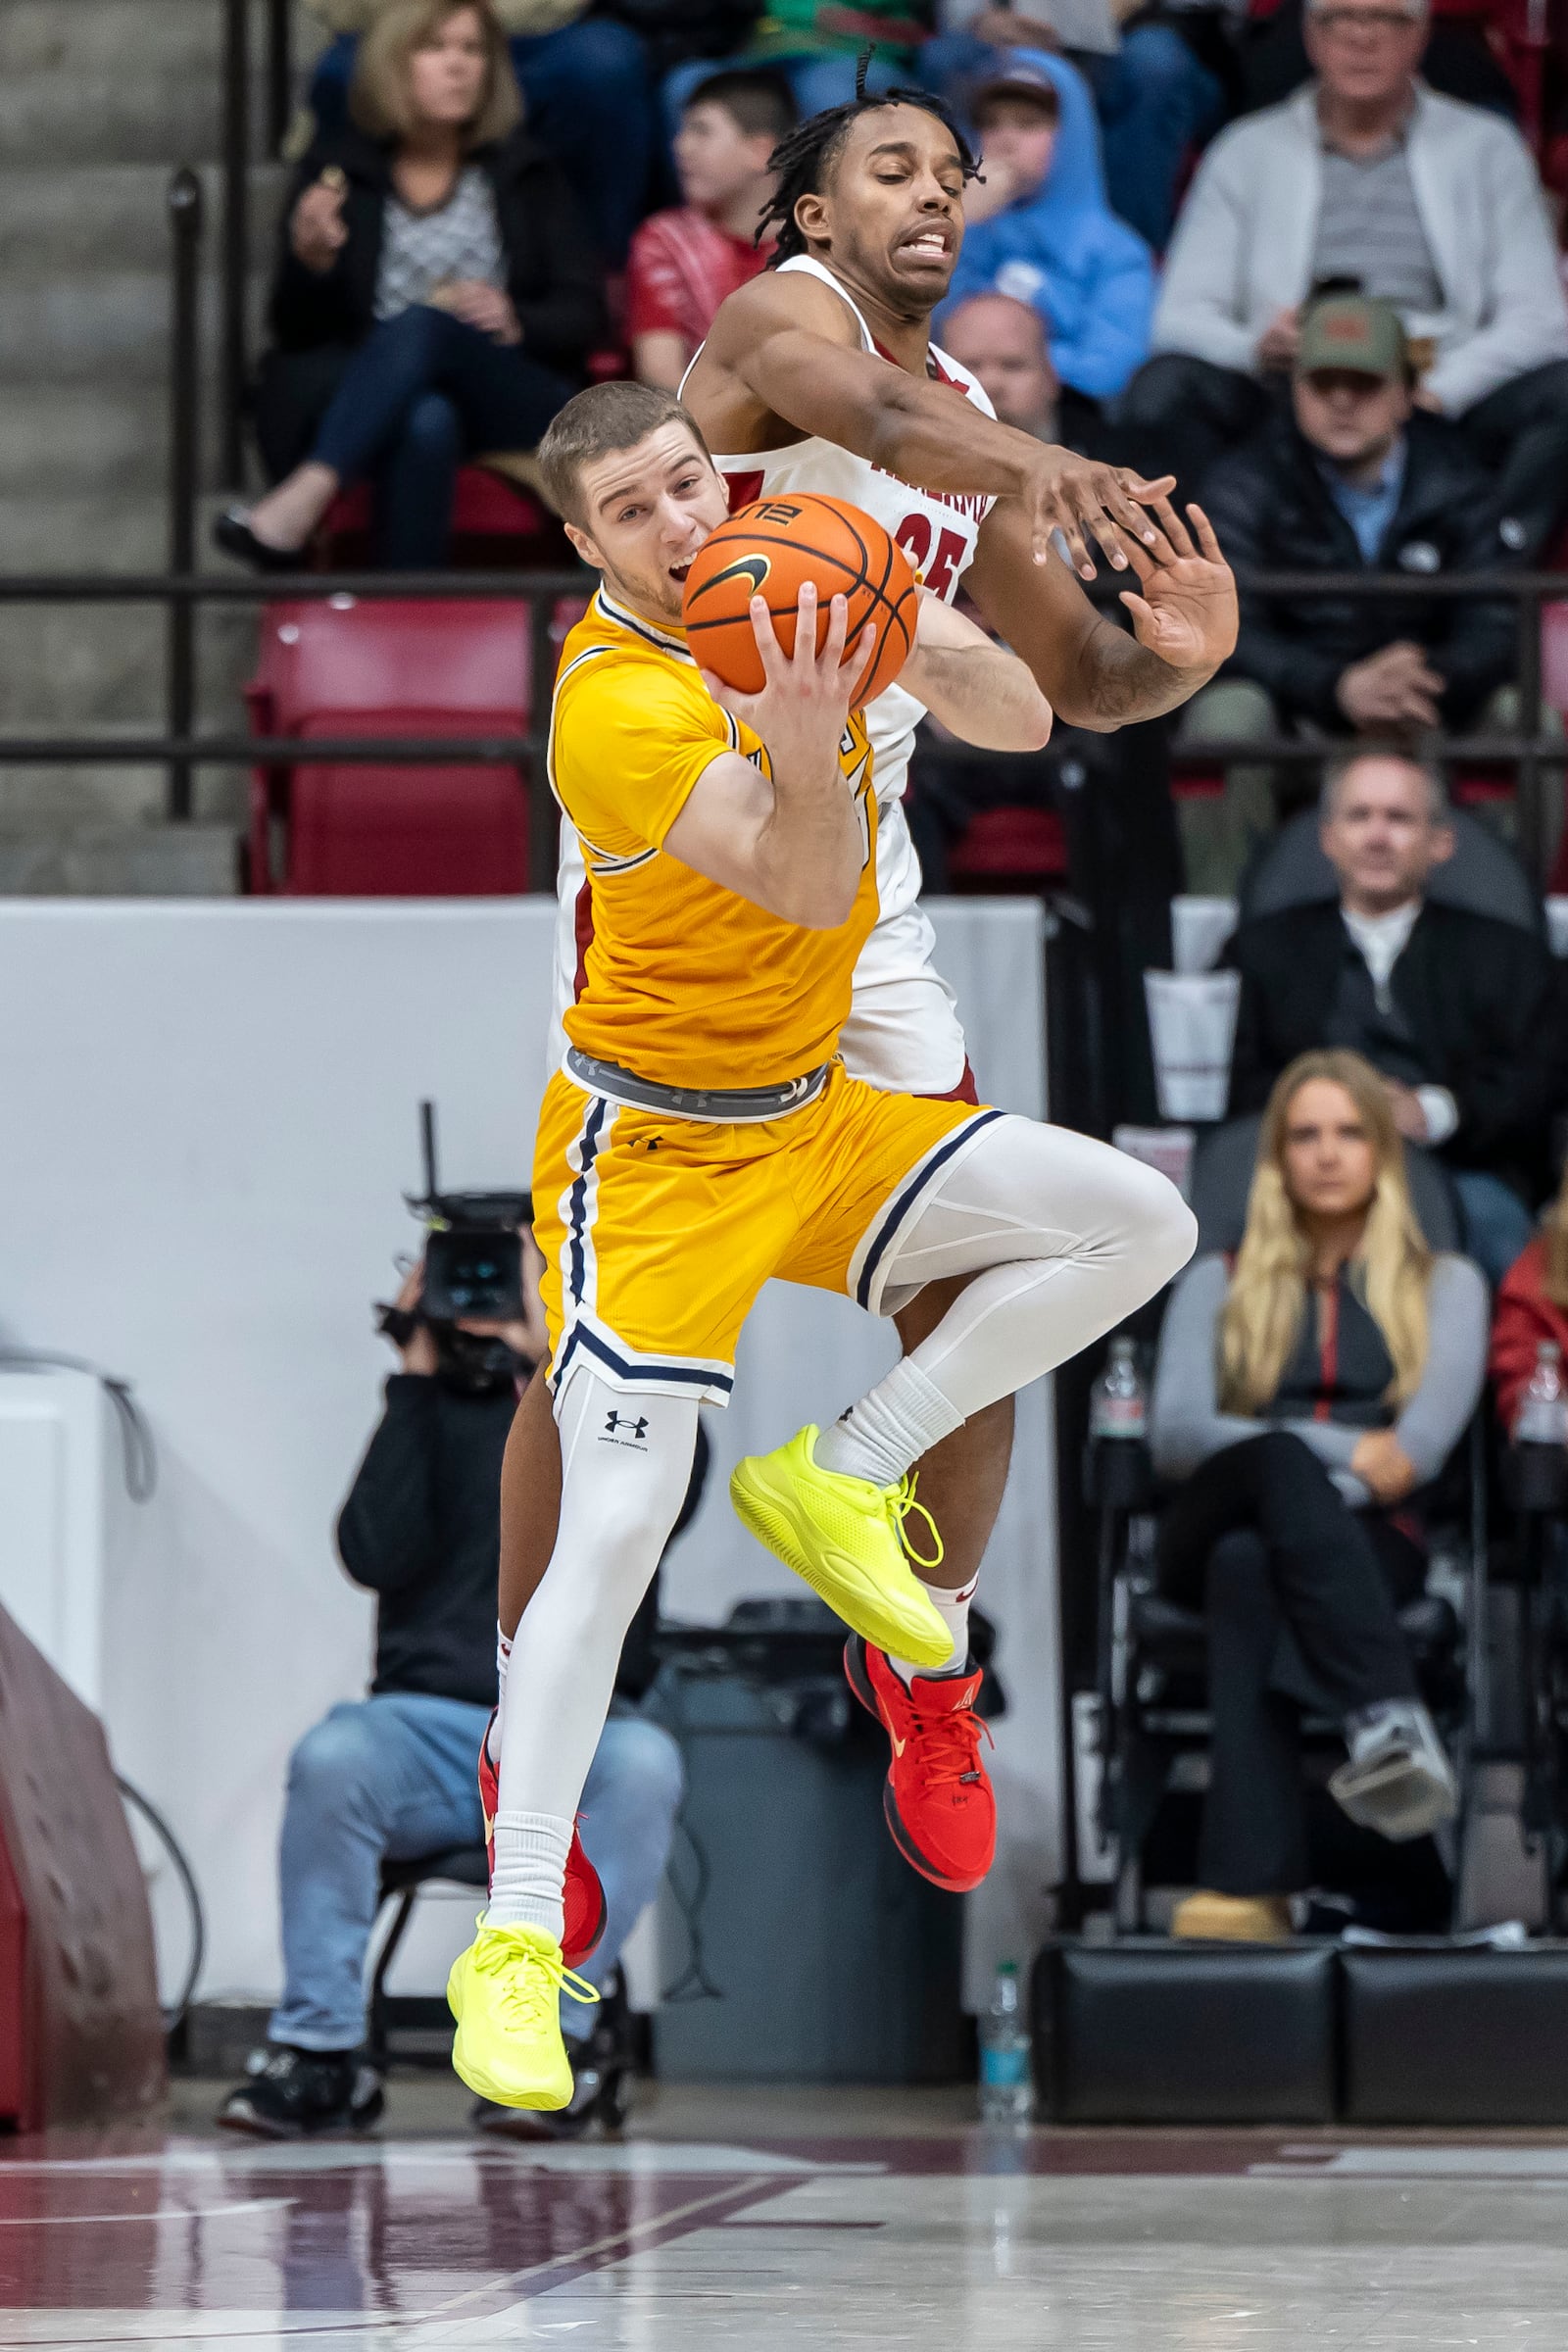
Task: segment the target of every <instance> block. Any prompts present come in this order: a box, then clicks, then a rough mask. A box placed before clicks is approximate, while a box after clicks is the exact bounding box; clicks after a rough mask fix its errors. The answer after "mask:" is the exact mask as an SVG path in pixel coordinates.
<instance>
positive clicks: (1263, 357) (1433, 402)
mask: <svg viewBox="0 0 1568 2352" xmlns="http://www.w3.org/2000/svg"><path fill="white" fill-rule="evenodd" d="M1427 31H1428V17H1427V0H1306V13H1305V19H1304V36H1305V41H1306V48H1307V54H1308V56H1309V58H1310V59H1311V62H1312V66H1313V69H1314V73H1315V78H1314V79H1313V80H1312V81H1310V82H1308V83H1307V84H1306V85H1305V87H1304V88H1302V89H1300V90H1299V91H1297V93H1296V94H1295V96H1294V97H1292V98H1290V99H1288V100H1287V101H1286V103H1285V104H1284V105H1283V106H1274V107H1269V108H1267V109H1265V110H1264V112H1262V113H1261V114H1256V115H1250V116H1248V117H1246V118H1244V120H1243V121H1241V122H1240V123H1233V124H1232V126H1231V127H1230V129H1228V130H1226V131H1225V132H1223V133H1222V134H1221V136H1220V137H1219V138H1217V139H1216V140H1215V141H1214V144H1213V145H1212V147H1211V148H1210V149H1209V151H1208V153H1207V155H1206V156H1205V157H1204V159H1203V162H1202V165H1201V169H1200V171H1199V173H1198V176H1197V178H1196V179H1195V181H1194V183H1193V187H1192V191H1191V194H1190V195H1189V197H1188V200H1187V203H1186V206H1185V207H1184V209H1183V213H1182V217H1181V220H1180V221H1179V222H1178V224H1177V229H1176V234H1175V237H1174V239H1173V240H1172V243H1171V247H1170V253H1169V256H1168V258H1167V261H1166V266H1165V274H1164V279H1163V283H1162V286H1161V291H1160V300H1159V307H1158V309H1157V311H1156V312H1155V316H1154V329H1153V348H1154V353H1155V357H1154V358H1153V359H1152V360H1151V361H1150V362H1149V363H1148V365H1147V366H1146V367H1145V368H1141V369H1140V371H1139V373H1138V374H1137V375H1136V376H1135V377H1134V379H1133V381H1132V383H1131V384H1130V385H1129V386H1128V388H1127V391H1126V392H1125V394H1124V395H1123V397H1122V401H1121V404H1120V408H1119V412H1118V422H1119V424H1120V427H1121V429H1122V432H1123V434H1124V436H1125V439H1126V445H1127V448H1128V451H1129V452H1133V451H1136V450H1137V449H1138V448H1140V447H1142V446H1143V445H1144V444H1145V443H1146V442H1147V441H1148V440H1150V438H1151V437H1153V438H1154V439H1155V440H1156V441H1157V445H1158V447H1159V449H1160V451H1161V453H1162V458H1161V462H1162V463H1163V464H1165V465H1171V464H1174V465H1175V466H1176V469H1177V474H1178V478H1179V480H1180V481H1181V487H1182V490H1183V492H1184V494H1191V492H1192V490H1193V489H1194V488H1195V487H1201V474H1202V472H1203V470H1204V467H1205V466H1206V465H1207V464H1208V462H1209V461H1210V460H1211V459H1212V458H1213V457H1214V456H1216V455H1217V454H1218V453H1219V451H1220V450H1221V449H1222V448H1224V447H1226V446H1229V445H1231V444H1233V443H1234V442H1235V441H1236V440H1237V439H1239V438H1240V437H1241V436H1242V435H1243V434H1244V433H1246V432H1248V431H1250V429H1251V428H1252V426H1253V425H1255V424H1256V423H1257V422H1259V421H1260V419H1261V418H1262V417H1263V416H1264V415H1265V414H1266V412H1267V409H1268V406H1269V401H1270V393H1271V388H1272V387H1274V386H1277V385H1282V384H1283V381H1284V376H1285V372H1286V371H1287V370H1288V369H1289V368H1290V367H1291V365H1292V363H1293V361H1294V359H1295V357H1296V350H1297V344H1298V339H1299V330H1300V314H1301V308H1302V305H1303V303H1304V301H1305V299H1306V297H1307V296H1308V294H1309V293H1310V292H1311V290H1312V288H1313V287H1314V286H1317V285H1322V284H1324V283H1325V282H1326V281H1327V282H1330V283H1334V282H1338V283H1341V284H1344V283H1346V282H1347V281H1348V282H1350V283H1352V284H1354V285H1355V286H1357V287H1358V289H1359V291H1360V292H1362V293H1363V294H1367V295H1371V296H1373V297H1377V298H1382V299H1383V300H1386V301H1388V302H1389V303H1391V304H1392V305H1393V306H1394V308H1395V309H1396V310H1397V312H1398V313H1399V315H1400V317H1401V319H1403V322H1404V326H1405V331H1406V333H1407V334H1408V335H1409V337H1410V339H1411V342H1412V344H1413V345H1414V346H1415V347H1416V348H1417V350H1418V351H1422V350H1425V351H1429V352H1430V354H1431V365H1430V366H1429V367H1428V368H1426V370H1425V372H1424V374H1423V378H1422V382H1421V388H1420V391H1419V393H1418V394H1417V398H1418V400H1419V402H1420V403H1421V405H1422V406H1423V407H1426V408H1429V409H1431V410H1433V411H1435V412H1437V413H1439V414H1441V415H1444V416H1447V417H1454V418H1456V419H1457V420H1458V421H1459V423H1460V424H1461V425H1462V426H1463V428H1464V432H1465V435H1466V438H1467V439H1468V440H1469V442H1470V444H1471V448H1472V450H1473V452H1474V454H1475V455H1476V456H1477V457H1478V458H1479V459H1480V461H1481V462H1482V464H1483V465H1484V466H1487V468H1488V470H1489V471H1490V472H1491V473H1492V474H1493V475H1494V478H1495V481H1496V484H1497V488H1498V501H1497V503H1498V509H1499V512H1501V513H1502V514H1504V515H1508V516H1509V517H1511V518H1513V519H1514V521H1515V523H1516V526H1517V536H1518V546H1517V551H1516V552H1520V553H1524V554H1530V555H1534V554H1535V553H1537V552H1538V551H1539V550H1540V549H1541V548H1542V547H1543V546H1544V543H1545V541H1546V540H1547V539H1548V537H1549V535H1550V533H1551V531H1552V529H1553V527H1554V525H1555V523H1556V522H1557V520H1558V518H1559V515H1560V514H1561V511H1562V506H1563V502H1564V498H1565V496H1568V305H1565V302H1564V298H1563V289H1562V284H1561V280H1560V278H1559V275H1558V270H1557V256H1556V252H1555V249H1554V245H1553V240H1552V236H1551V231H1550V227H1549V224H1548V221H1547V218H1546V211H1545V204H1544V198H1543V196H1542V191H1541V183H1540V179H1539V177H1538V174H1537V172H1536V168H1535V164H1534V162H1533V160H1532V158H1531V155H1530V152H1529V150H1528V148H1527V147H1526V146H1525V144H1524V141H1523V140H1522V139H1521V138H1520V136H1519V134H1518V132H1517V131H1516V130H1515V129H1514V128H1513V127H1512V126H1511V124H1509V123H1505V122H1503V121H1502V120H1501V119H1500V117H1498V116H1495V115H1493V114H1490V113H1488V112H1486V111H1485V110H1484V109H1483V108H1481V107H1476V106H1467V105H1464V104H1463V103H1461V102H1460V101H1459V100H1457V99H1453V98H1446V97H1442V96H1440V95H1439V94H1438V93H1437V92H1436V91H1434V90H1431V89H1429V88H1428V87H1427V86H1426V84H1425V83H1424V82H1423V81H1421V80H1420V78H1419V76H1418V73H1417V69H1418V67H1419V65H1420V62H1421V55H1422V51H1423V49H1424V48H1425V46H1426V39H1427Z"/></svg>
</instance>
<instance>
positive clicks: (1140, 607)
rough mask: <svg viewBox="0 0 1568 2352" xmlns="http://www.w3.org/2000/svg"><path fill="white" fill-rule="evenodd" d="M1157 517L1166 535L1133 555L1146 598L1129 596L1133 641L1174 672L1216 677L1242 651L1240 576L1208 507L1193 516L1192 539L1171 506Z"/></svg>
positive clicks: (1159, 509)
mask: <svg viewBox="0 0 1568 2352" xmlns="http://www.w3.org/2000/svg"><path fill="white" fill-rule="evenodd" d="M1154 512H1155V514H1156V515H1157V516H1158V518H1159V522H1160V528H1159V530H1157V531H1156V532H1155V533H1154V535H1153V544H1152V546H1149V547H1134V549H1133V551H1132V562H1133V569H1134V570H1135V571H1136V572H1137V574H1138V585H1139V588H1140V589H1141V590H1142V591H1143V593H1142V594H1141V595H1138V594H1135V593H1134V591H1133V590H1132V589H1130V588H1128V589H1124V590H1123V591H1122V598H1121V601H1122V603H1123V604H1124V605H1125V606H1126V608H1127V610H1128V612H1129V613H1131V614H1132V616H1133V634H1134V636H1135V637H1136V638H1137V639H1138V642H1139V644H1140V645H1142V646H1147V647H1148V649H1149V651H1150V652H1151V653H1152V654H1157V655H1158V656H1159V658H1160V660H1161V661H1162V662H1169V663H1170V665H1171V667H1172V669H1201V670H1215V669H1217V668H1218V667H1219V665H1220V663H1221V662H1223V661H1225V660H1226V659H1227V658H1228V656H1230V655H1231V654H1233V653H1234V652H1235V650H1236V631H1237V625H1238V614H1237V609H1236V575H1235V574H1234V572H1233V571H1232V570H1231V567H1230V565H1229V564H1227V563H1226V561H1225V558H1224V557H1223V556H1222V555H1221V553H1220V545H1219V541H1218V540H1217V539H1216V538H1215V536H1214V526H1213V524H1212V523H1211V522H1210V521H1209V519H1208V516H1207V515H1205V514H1204V513H1203V510H1202V508H1201V507H1194V506H1190V507H1189V508H1188V510H1187V512H1188V514H1189V515H1190V516H1191V517H1192V525H1193V528H1192V530H1191V531H1189V530H1188V528H1187V526H1186V524H1185V523H1184V522H1183V521H1182V520H1181V518H1180V517H1179V515H1177V513H1176V510H1175V508H1174V507H1173V506H1172V505H1171V504H1170V501H1169V500H1168V499H1164V498H1162V499H1160V500H1159V502H1158V504H1157V505H1156V507H1155V509H1154ZM1195 533H1196V536H1197V544H1196V545H1195V544H1194V534H1195Z"/></svg>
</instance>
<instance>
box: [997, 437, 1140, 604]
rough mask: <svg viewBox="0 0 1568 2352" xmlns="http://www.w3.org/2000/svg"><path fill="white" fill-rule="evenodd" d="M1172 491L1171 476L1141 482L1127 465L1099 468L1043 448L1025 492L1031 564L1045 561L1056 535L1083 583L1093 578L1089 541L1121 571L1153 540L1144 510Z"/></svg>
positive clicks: (1086, 460)
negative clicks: (1131, 555)
mask: <svg viewBox="0 0 1568 2352" xmlns="http://www.w3.org/2000/svg"><path fill="white" fill-rule="evenodd" d="M1175 487H1176V477H1175V475H1174V474H1173V473H1163V474H1161V475H1160V477H1159V479H1158V480H1157V481H1154V482H1146V481H1145V479H1144V477H1143V475H1142V474H1141V473H1135V472H1134V471H1133V469H1132V468H1131V466H1103V465H1100V464H1099V463H1097V462H1096V461H1095V460H1094V459H1092V458H1080V457H1076V456H1075V455H1074V454H1073V452H1072V451H1071V450H1070V449H1056V448H1054V447H1046V448H1044V449H1042V450H1041V451H1040V454H1039V461H1038V464H1037V465H1036V466H1035V469H1034V472H1033V475H1032V478H1031V479H1030V482H1029V486H1028V488H1027V489H1026V490H1025V492H1024V505H1025V507H1026V508H1027V510H1028V515H1029V528H1030V536H1031V540H1032V544H1033V548H1034V559H1035V562H1036V563H1037V564H1043V563H1044V562H1045V560H1046V558H1047V556H1048V555H1049V553H1050V552H1051V541H1052V536H1053V533H1054V532H1056V531H1059V532H1060V533H1061V535H1062V538H1063V539H1064V540H1065V541H1066V545H1067V558H1068V561H1069V563H1070V564H1072V567H1073V569H1074V570H1075V571H1077V572H1080V573H1081V574H1082V576H1083V577H1084V578H1085V579H1086V580H1092V579H1093V578H1094V576H1095V562H1094V556H1093V554H1092V552H1091V549H1090V544H1089V543H1090V541H1091V540H1093V541H1095V542H1096V543H1097V544H1098V546H1099V547H1100V549H1101V550H1102V551H1103V554H1104V555H1106V556H1107V557H1108V558H1109V560H1110V562H1111V564H1113V565H1114V566H1115V568H1116V569H1117V570H1118V571H1125V570H1126V568H1127V561H1128V556H1129V553H1130V551H1131V550H1132V549H1133V548H1134V547H1137V546H1140V545H1144V546H1147V545H1148V544H1149V542H1150V540H1151V539H1152V536H1153V525H1152V522H1151V521H1150V518H1149V515H1148V514H1147V513H1146V512H1145V509H1146V508H1148V507H1150V506H1152V505H1153V504H1154V502H1155V500H1156V499H1157V500H1160V501H1163V500H1164V499H1165V498H1166V497H1168V495H1169V493H1170V492H1171V491H1172V490H1174V489H1175Z"/></svg>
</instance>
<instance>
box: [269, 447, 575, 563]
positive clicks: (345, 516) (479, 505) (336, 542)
mask: <svg viewBox="0 0 1568 2352" xmlns="http://www.w3.org/2000/svg"><path fill="white" fill-rule="evenodd" d="M370 513H371V492H370V486H369V484H368V482H356V483H355V484H354V487H353V488H352V489H350V490H343V491H340V492H339V494H338V496H337V497H336V498H335V499H334V500H333V501H332V504H331V506H330V507H329V508H328V509H327V514H326V519H325V521H324V522H323V523H322V525H321V528H320V532H319V537H318V539H317V542H316V552H317V554H318V556H319V558H320V560H321V562H322V563H323V564H324V566H325V568H326V569H327V570H343V569H347V568H352V567H353V566H355V565H357V564H364V563H368V561H369V557H370ZM452 539H453V553H454V556H455V557H456V558H459V559H463V560H466V561H468V562H470V563H471V562H475V561H477V562H479V563H482V564H497V563H499V562H502V561H504V562H505V563H507V564H513V565H517V564H523V563H529V564H559V563H564V562H567V561H568V560H569V556H568V550H567V548H566V544H565V540H564V534H563V532H562V529H561V525H560V524H559V523H558V522H557V520H556V518H555V516H554V515H552V514H551V512H550V510H549V508H548V507H547V506H545V504H544V503H543V501H542V500H541V499H538V498H536V497H535V496H534V495H533V493H532V492H531V491H529V490H525V489H523V488H522V487H521V486H520V484H518V483H516V482H514V481H512V480H511V479H510V478H509V477H508V476H507V475H506V474H504V473H498V472H496V471H495V470H494V469H493V468H492V467H490V466H460V468H459V470H458V483H457V490H456V493H455V495H454V498H453V502H452Z"/></svg>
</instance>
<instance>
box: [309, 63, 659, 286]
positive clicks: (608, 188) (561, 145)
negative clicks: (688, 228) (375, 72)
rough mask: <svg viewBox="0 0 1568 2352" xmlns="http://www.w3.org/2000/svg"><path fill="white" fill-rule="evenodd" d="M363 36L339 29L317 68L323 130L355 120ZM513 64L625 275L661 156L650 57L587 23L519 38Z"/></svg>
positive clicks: (532, 111)
mask: <svg viewBox="0 0 1568 2352" xmlns="http://www.w3.org/2000/svg"><path fill="white" fill-rule="evenodd" d="M357 45H358V44H357V41H356V38H355V35H354V34H353V33H351V32H340V33H339V34H338V36H337V38H336V40H334V41H332V42H330V43H329V44H328V46H327V48H326V49H325V50H324V51H323V52H322V54H321V56H320V58H319V61H318V64H317V68H316V72H315V74H314V76H313V77H312V81H311V95H310V106H311V112H312V113H313V114H314V116H315V117H316V121H317V123H318V125H319V128H320V129H322V130H336V129H337V128H338V127H339V125H340V124H341V123H343V122H344V121H345V119H346V117H347V114H348V96H349V83H350V82H351V81H352V79H353V77H354V54H355V50H356V47H357ZM512 63H513V66H514V68H515V72H516V75H517V79H518V81H519V83H520V84H521V86H522V95H523V99H524V102H525V104H526V108H527V115H528V126H529V128H530V129H531V130H533V131H534V132H536V133H537V135H538V137H539V139H540V141H541V143H542V144H543V145H544V146H546V147H548V148H549V150H550V152H551V154H552V155H553V156H554V157H555V158H556V161H557V162H558V163H559V164H560V166H561V168H562V170H563V171H564V172H565V174H566V177H567V178H568V179H569V180H570V181H571V184H572V186H573V188H574V189H575V191H576V195H577V201H578V203H579V204H580V205H581V206H582V208H583V211H584V213H585V214H586V215H587V217H588V220H589V222H590V224H591V225H592V227H593V229H594V233H595V235H596V236H597V237H598V240H599V244H600V246H601V249H602V250H603V252H604V255H605V259H606V260H607V261H608V262H609V263H610V265H611V266H612V268H613V269H618V268H619V267H620V265H621V263H622V262H623V261H624V260H625V258H626V247H627V244H628V243H629V242H630V238H631V232H632V230H633V229H634V228H635V227H636V225H637V223H638V221H640V220H641V219H642V215H643V206H644V203H645V201H646V199H647V194H648V173H649V170H650V167H651V165H652V163H653V157H654V136H655V113H654V99H653V91H652V88H651V86H650V75H649V72H648V53H647V51H646V50H645V49H644V47H643V44H642V42H641V40H640V39H639V38H638V36H637V34H636V33H635V32H633V31H632V30H631V27H630V26H629V25H621V24H618V23H617V22H616V20H615V19H614V18H613V17H579V18H578V20H577V22H576V23H575V24H574V25H561V26H560V27H559V28H558V30H556V31H555V32H535V33H516V34H515V35H514V37H513V42H512Z"/></svg>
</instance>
